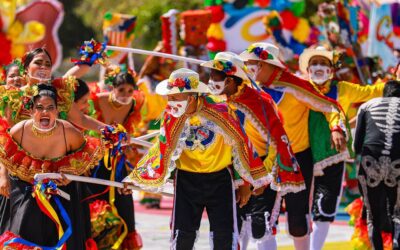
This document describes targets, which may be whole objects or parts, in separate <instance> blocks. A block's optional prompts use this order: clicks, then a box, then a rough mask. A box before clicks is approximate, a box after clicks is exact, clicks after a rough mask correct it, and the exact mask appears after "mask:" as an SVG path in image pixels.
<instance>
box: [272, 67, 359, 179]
mask: <svg viewBox="0 0 400 250" xmlns="http://www.w3.org/2000/svg"><path fill="white" fill-rule="evenodd" d="M272 85H273V86H274V87H284V89H283V90H282V91H284V92H288V93H291V94H293V95H295V96H296V98H298V99H299V100H302V101H304V102H306V103H308V104H309V105H310V106H312V107H315V108H316V110H319V111H323V112H324V114H323V113H321V112H316V111H314V110H310V113H309V126H308V130H309V133H308V134H309V136H310V139H309V140H310V146H311V151H312V154H313V160H314V163H315V165H314V174H316V175H322V174H323V172H322V170H323V169H324V168H326V167H327V166H330V165H332V164H334V163H337V162H340V161H343V160H344V159H347V158H349V156H350V154H349V152H348V151H345V152H340V153H338V152H337V151H336V150H335V149H331V148H330V145H331V142H330V140H331V134H330V132H331V129H332V128H333V127H332V124H336V125H335V126H337V127H339V128H340V129H341V130H342V131H343V132H344V133H345V134H346V136H347V137H348V139H349V135H350V131H349V129H348V127H347V126H346V125H345V124H346V116H345V113H344V112H343V109H342V107H341V105H340V104H339V103H338V102H337V101H336V99H335V98H333V97H332V96H329V95H327V96H325V95H324V94H323V93H321V92H320V90H318V89H317V87H316V86H314V85H313V84H312V83H310V82H308V81H306V80H304V79H301V78H298V77H296V76H294V75H292V74H290V73H288V72H286V71H281V72H280V73H278V75H277V77H276V78H275V80H274V81H273V82H272ZM332 112H333V113H332ZM327 113H331V115H327ZM327 117H329V118H328V119H331V120H333V121H332V122H329V124H328V121H327ZM348 141H349V140H348ZM350 141H351V140H350ZM349 143H350V142H349Z"/></svg>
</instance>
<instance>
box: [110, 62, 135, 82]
mask: <svg viewBox="0 0 400 250" xmlns="http://www.w3.org/2000/svg"><path fill="white" fill-rule="evenodd" d="M120 73H128V74H130V75H131V76H132V77H136V75H137V74H136V72H135V71H133V70H132V69H130V68H129V67H127V66H126V65H125V64H123V65H118V66H116V67H114V68H112V69H108V70H107V71H106V73H105V75H104V83H105V84H107V85H110V86H112V85H113V82H114V80H115V78H116V77H117V75H118V74H120Z"/></svg>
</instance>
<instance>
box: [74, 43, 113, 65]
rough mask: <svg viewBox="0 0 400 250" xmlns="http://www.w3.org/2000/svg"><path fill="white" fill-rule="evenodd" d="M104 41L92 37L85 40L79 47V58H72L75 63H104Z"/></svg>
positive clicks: (105, 59)
mask: <svg viewBox="0 0 400 250" xmlns="http://www.w3.org/2000/svg"><path fill="white" fill-rule="evenodd" d="M106 46H107V45H106V43H105V42H103V43H99V42H97V41H96V40H94V39H92V40H90V41H85V42H84V43H83V45H82V46H81V47H80V49H79V55H80V59H72V60H71V61H72V62H73V63H75V65H81V64H86V65H89V66H92V65H93V64H106V62H107V55H106V53H105V49H106Z"/></svg>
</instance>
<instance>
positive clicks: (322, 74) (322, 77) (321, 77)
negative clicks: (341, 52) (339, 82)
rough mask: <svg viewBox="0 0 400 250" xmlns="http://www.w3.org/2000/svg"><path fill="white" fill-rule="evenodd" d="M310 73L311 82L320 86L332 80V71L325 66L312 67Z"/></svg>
mask: <svg viewBox="0 0 400 250" xmlns="http://www.w3.org/2000/svg"><path fill="white" fill-rule="evenodd" d="M308 71H309V74H310V77H311V80H312V81H313V82H314V83H316V84H318V85H322V84H324V83H325V82H326V81H328V80H329V79H331V78H332V70H331V68H330V67H328V66H323V65H319V64H317V65H311V66H310V67H309V70H308Z"/></svg>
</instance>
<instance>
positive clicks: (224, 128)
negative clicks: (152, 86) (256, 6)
mask: <svg viewBox="0 0 400 250" xmlns="http://www.w3.org/2000/svg"><path fill="white" fill-rule="evenodd" d="M206 92H208V88H207V85H205V84H204V83H202V82H200V80H199V74H198V73H196V72H194V71H192V70H189V69H185V68H182V69H178V70H175V71H174V72H172V74H171V75H170V77H169V79H167V80H164V81H162V82H160V83H159V84H158V85H157V87H156V93H157V94H159V95H163V96H166V97H167V98H168V107H167V110H166V111H167V112H165V113H164V116H163V119H162V123H161V128H160V136H159V140H158V142H157V143H156V144H155V145H154V146H153V147H152V148H151V149H150V150H149V151H148V154H147V155H145V156H144V157H143V158H142V159H141V160H140V161H139V163H138V164H137V166H136V167H135V169H134V170H133V171H132V173H131V174H130V176H129V178H128V179H127V180H126V181H132V182H133V183H134V184H135V185H139V186H142V187H143V188H147V189H150V190H152V191H158V190H160V188H162V185H163V183H165V181H166V180H167V179H168V176H169V173H170V171H172V170H173V169H174V168H175V167H176V169H177V170H176V174H175V199H174V211H173V217H172V219H171V221H172V239H173V240H172V243H171V244H172V246H171V249H178V250H180V249H182V250H185V249H193V246H194V243H195V241H196V237H197V235H198V230H199V227H200V221H201V217H202V214H203V210H204V209H206V210H207V214H208V218H209V221H210V244H211V246H212V247H211V249H218V250H231V249H237V244H238V231H237V226H236V201H238V202H240V204H243V205H245V204H246V203H247V201H248V200H249V198H250V192H247V193H245V194H241V193H239V194H238V195H237V196H235V183H236V184H237V185H245V186H247V189H248V190H250V187H251V186H253V187H254V189H255V190H257V189H259V188H262V187H265V186H266V185H268V184H269V182H270V178H271V176H269V175H268V173H267V171H266V169H265V167H264V165H263V163H262V161H261V159H260V158H259V157H258V156H257V155H256V154H255V151H254V149H253V146H252V144H251V143H250V142H249V139H248V138H247V136H246V134H245V133H243V131H242V129H241V126H240V124H239V122H238V121H237V120H236V118H234V117H233V116H232V115H231V114H230V112H229V109H228V107H227V105H226V104H224V103H216V102H214V101H213V100H212V99H211V98H210V97H208V96H205V95H202V94H204V93H206ZM232 168H234V169H235V170H236V172H237V173H238V175H240V176H241V177H242V178H243V179H236V178H234V176H233V175H232V174H233V173H232V171H231V169H232ZM243 180H245V181H243Z"/></svg>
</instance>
